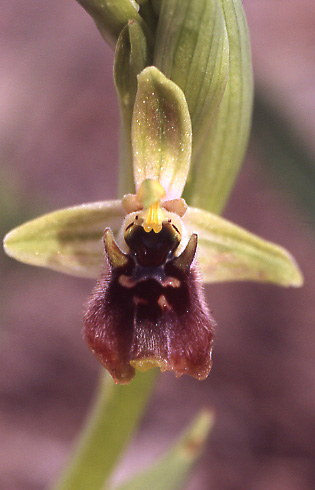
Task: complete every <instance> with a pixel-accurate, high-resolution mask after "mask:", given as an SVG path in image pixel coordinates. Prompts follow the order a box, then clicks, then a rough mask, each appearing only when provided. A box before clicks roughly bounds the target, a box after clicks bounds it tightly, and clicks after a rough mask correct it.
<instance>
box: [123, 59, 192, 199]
mask: <svg viewBox="0 0 315 490" xmlns="http://www.w3.org/2000/svg"><path fill="white" fill-rule="evenodd" d="M132 147H133V155H134V161H133V165H134V178H135V183H136V187H137V190H138V188H139V186H140V184H141V183H142V181H143V180H145V179H148V178H149V179H154V180H158V181H159V182H160V183H161V184H162V186H163V187H164V189H165V191H166V193H167V199H175V198H178V197H180V196H181V193H182V190H183V188H184V185H185V182H186V178H187V175H188V171H189V165H190V156H191V122H190V116H189V111H188V107H187V102H186V100H185V96H184V94H183V92H182V90H181V89H180V88H179V87H178V86H177V85H176V84H175V83H173V82H171V81H170V80H168V79H167V78H166V77H165V76H164V75H163V74H162V73H161V72H160V71H159V70H158V69H157V68H155V67H154V66H151V67H148V68H145V69H144V70H143V71H142V72H141V73H140V75H139V76H138V91H137V96H136V101H135V107H134V113H133V121H132Z"/></svg>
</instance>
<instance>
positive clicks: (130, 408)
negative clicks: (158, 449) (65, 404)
mask: <svg viewBox="0 0 315 490" xmlns="http://www.w3.org/2000/svg"><path fill="white" fill-rule="evenodd" d="M156 374H157V370H156V369H152V370H150V371H148V372H147V373H137V375H136V376H135V378H134V380H133V381H132V383H131V384H130V385H127V386H125V385H115V384H114V382H113V381H112V379H111V378H110V376H109V375H106V376H104V379H102V382H101V384H100V387H99V392H98V395H97V398H96V401H95V404H94V407H92V410H91V413H90V415H89V417H88V420H87V423H86V426H85V429H84V430H83V431H82V433H81V436H80V439H79V441H78V445H77V447H76V449H75V451H74V454H73V456H72V460H71V461H70V463H69V464H68V465H67V467H66V469H65V472H64V474H63V475H62V476H61V478H60V479H59V480H58V481H57V484H56V485H54V486H53V490H100V489H104V484H105V485H106V483H108V480H109V478H110V476H111V474H112V471H113V468H114V467H115V466H116V464H117V462H118V460H119V457H120V455H121V453H122V451H123V450H124V448H125V446H126V444H127V443H128V442H129V440H130V438H131V436H132V434H133V432H134V430H135V428H136V426H137V425H138V423H139V421H140V418H141V415H142V413H143V411H144V409H145V407H146V405H147V402H148V398H149V395H150V393H151V391H152V388H153V385H154V380H155V379H156Z"/></svg>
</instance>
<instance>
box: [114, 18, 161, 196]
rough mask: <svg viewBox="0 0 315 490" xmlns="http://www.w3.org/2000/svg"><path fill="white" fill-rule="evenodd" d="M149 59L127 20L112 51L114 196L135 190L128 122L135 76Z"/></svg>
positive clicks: (136, 26)
mask: <svg viewBox="0 0 315 490" xmlns="http://www.w3.org/2000/svg"><path fill="white" fill-rule="evenodd" d="M151 60H152V56H151V53H150V50H149V49H148V45H147V41H146V37H145V35H144V33H143V30H142V28H141V25H140V23H139V22H137V21H135V20H130V21H129V22H128V24H127V25H126V27H124V29H123V30H122V31H121V33H120V35H119V38H118V41H117V45H116V51H115V61H114V81H115V86H116V91H117V95H118V102H119V110H120V120H121V128H120V165H119V189H118V195H119V197H122V196H123V195H124V194H128V193H133V192H134V191H135V186H134V180H133V166H132V148H131V121H132V114H133V107H134V102H135V98H136V92H137V85H138V82H137V75H138V74H139V73H140V72H141V71H142V70H143V69H144V68H145V67H146V66H147V65H149V64H150V62H151Z"/></svg>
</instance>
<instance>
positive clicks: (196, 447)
mask: <svg viewBox="0 0 315 490" xmlns="http://www.w3.org/2000/svg"><path fill="white" fill-rule="evenodd" d="M213 424H214V416H213V413H212V412H210V411H208V410H203V411H202V412H200V413H199V415H198V416H197V417H196V418H195V419H194V420H193V422H192V424H191V425H190V427H189V428H188V429H186V431H185V433H184V434H183V435H182V436H181V437H180V438H179V440H178V441H177V442H176V443H175V444H174V446H173V447H171V448H170V449H169V450H168V451H167V452H166V453H165V454H164V455H163V456H162V457H161V458H160V459H159V460H158V461H157V462H156V463H154V464H153V465H152V466H151V467H149V468H147V469H145V470H144V471H142V472H141V473H140V474H138V475H136V476H134V477H132V478H131V479H130V480H129V481H127V482H125V483H123V484H121V485H119V486H118V487H116V488H115V490H149V489H150V490H179V489H180V488H183V487H182V486H183V485H184V484H185V483H186V481H187V478H188V476H189V473H190V472H191V470H192V468H193V466H194V465H195V464H196V462H197V461H198V459H199V457H200V455H201V453H202V450H203V448H204V446H205V442H206V440H207V437H208V435H209V432H210V431H211V429H212V427H213Z"/></svg>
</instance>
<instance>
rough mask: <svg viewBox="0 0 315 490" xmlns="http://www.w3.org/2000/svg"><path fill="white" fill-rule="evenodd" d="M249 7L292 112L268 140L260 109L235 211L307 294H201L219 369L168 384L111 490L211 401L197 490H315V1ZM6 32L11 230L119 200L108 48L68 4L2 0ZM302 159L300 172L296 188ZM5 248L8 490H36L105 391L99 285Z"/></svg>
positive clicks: (5, 177)
mask: <svg viewBox="0 0 315 490" xmlns="http://www.w3.org/2000/svg"><path fill="white" fill-rule="evenodd" d="M244 7H245V10H246V13H247V16H248V23H249V27H250V31H251V38H252V46H253V59H254V66H255V75H256V80H257V85H258V86H259V87H260V90H261V94H264V96H265V97H266V98H267V99H268V101H270V100H273V102H274V103H275V106H276V109H277V110H278V111H279V113H280V114H281V115H282V116H281V117H280V122H278V123H277V124H278V125H276V129H274V128H273V126H272V124H269V122H268V121H269V120H268V117H267V119H264V113H263V112H262V113H261V114H260V113H259V111H258V114H257V115H256V117H258V125H257V126H256V128H258V129H257V130H256V133H257V132H258V134H256V138H254V139H253V140H252V142H251V144H250V148H249V151H248V155H247V158H246V161H245V164H244V167H243V169H242V171H241V174H240V177H239V179H238V181H237V185H236V186H235V188H234V192H233V195H232V197H231V199H230V201H229V205H228V207H227V209H226V211H225V216H226V217H228V218H229V219H231V220H233V221H234V222H236V223H238V224H240V225H242V226H244V227H246V228H248V229H249V230H251V231H253V232H255V233H257V234H259V235H262V236H263V237H265V238H267V239H270V240H273V241H275V242H278V243H280V244H282V245H284V246H285V247H286V248H288V249H289V250H290V251H291V252H292V253H293V254H294V256H295V257H296V259H297V260H298V262H299V264H300V265H301V268H302V270H303V272H304V274H305V286H304V287H303V288H302V289H297V290H295V289H287V290H286V289H281V288H278V287H275V286H265V285H257V284H249V283H247V284H236V283H235V284H224V285H213V286H211V287H208V288H207V295H208V300H209V303H210V305H211V307H212V309H213V310H214V313H215V316H216V318H217V320H218V323H219V327H218V330H217V335H216V342H215V349H214V366H213V371H212V373H211V375H210V376H209V378H208V379H207V381H204V382H197V381H196V380H194V379H190V378H188V377H183V378H181V379H179V380H178V379H175V377H174V376H173V375H172V374H163V375H162V376H161V377H160V379H159V382H158V386H157V389H156V391H155V394H154V397H153V399H152V401H151V404H150V407H149V410H148V412H147V414H146V416H145V418H144V420H143V423H142V425H141V428H140V431H139V433H138V435H137V436H136V438H135V440H134V442H133V443H132V445H131V447H130V448H129V449H128V451H127V453H126V457H125V459H124V461H123V462H122V464H121V466H120V468H119V469H118V471H117V476H116V479H117V481H120V480H121V479H123V478H125V477H126V476H127V475H129V474H131V473H133V472H135V471H136V470H137V469H139V468H140V467H142V466H144V465H146V464H148V463H149V462H150V461H153V460H154V459H155V458H156V457H157V456H158V455H159V454H160V453H161V452H162V451H163V450H164V449H165V448H166V447H167V446H168V444H169V443H170V442H171V440H172V439H173V438H174V437H175V436H176V434H178V432H179V431H180V430H181V429H182V428H183V427H184V426H185V425H186V424H187V423H188V421H189V420H190V419H191V417H192V416H193V415H194V414H195V413H196V412H197V411H198V409H199V408H200V407H202V406H205V405H206V406H210V407H213V408H214V409H215V411H216V425H215V428H214V430H213V433H212V435H211V437H210V440H209V443H208V445H207V448H206V452H205V454H204V456H203V457H202V460H201V462H200V464H199V466H198V469H197V470H196V472H195V474H194V475H193V477H192V479H191V480H190V481H189V482H187V489H189V490H212V489H215V490H217V489H220V490H238V489H239V490H246V489H250V490H265V489H268V490H310V489H311V488H312V483H313V482H314V480H313V477H314V467H315V463H314V440H315V433H314V424H313V425H312V421H313V422H314V414H315V390H314V341H315V330H314V328H313V327H314V323H315V322H314V318H315V315H314V313H315V311H314V304H315V295H314V282H313V280H314V272H315V265H314V264H315V260H314V245H315V240H314V236H315V235H314V221H315V218H313V217H312V214H311V213H310V209H309V201H308V202H307V203H306V205H305V202H303V198H304V197H305V194H306V191H304V187H303V185H305V186H306V187H307V185H308V183H309V184H311V182H309V180H310V178H309V176H311V175H312V172H313V175H314V170H312V169H311V167H309V166H308V164H309V163H310V162H311V159H309V155H310V154H311V153H314V150H315V144H314V113H315V80H314V61H315V60H314V58H315V38H314V25H315V3H314V1H313V0H299V1H296V0H244ZM0 25H1V28H0V45H1V51H0V66H1V72H0V162H1V164H0V230H1V234H2V235H3V234H4V233H5V232H6V231H8V230H9V229H10V228H12V227H14V226H16V225H18V224H20V223H21V222H23V221H25V220H26V219H30V218H33V217H36V216H38V215H39V214H41V213H44V212H49V211H52V210H55V209H58V208H62V207H65V206H70V205H74V204H78V203H81V202H87V201H96V200H102V199H108V198H114V197H115V189H116V183H117V161H118V125H119V120H118V111H117V102H116V97H115V91H114V85H113V80H112V62H113V52H112V51H111V49H110V48H109V47H108V46H107V45H106V44H105V43H104V41H103V40H102V38H101V36H100V35H99V33H98V31H97V30H96V28H95V26H94V24H93V23H92V21H91V19H90V18H89V16H88V15H87V14H86V13H85V12H84V11H83V9H82V8H81V7H80V6H79V5H78V4H77V3H76V2H75V1H74V0H72V1H70V2H64V1H63V0H55V1H54V2H43V1H40V0H28V1H27V2H21V1H20V0H10V2H4V1H2V2H1V18H0ZM260 115H261V117H260ZM281 118H282V119H281ZM259 124H260V126H259ZM286 125H288V126H289V129H290V131H291V132H290V131H289V132H288V133H287V132H286ZM270 128H271V132H270V131H269V136H268V129H270ZM278 130H279V131H280V133H281V131H282V133H283V134H282V133H281V134H282V142H281V145H282V147H285V148H286V146H287V147H288V148H289V150H288V151H289V152H290V151H291V150H292V152H293V156H292V155H291V154H290V155H289V156H288V158H284V156H283V153H281V151H280V150H279V148H278V147H277V144H278V141H277V139H276V142H274V141H273V143H272V142H271V144H269V143H270V141H269V140H268V138H270V139H271V140H272V137H273V136H277V131H278ZM264 131H266V143H268V141H269V143H268V145H269V146H268V145H266V146H265V147H264V150H263V151H262V146H261V143H262V138H261V136H262V135H263V134H264ZM283 131H284V132H283ZM295 138H296V141H295ZM281 145H280V146H281ZM290 148H291V150H290ZM282 149H283V148H282ZM278 151H280V153H278ZM285 151H287V150H285ZM295 151H296V153H294V152H295ZM291 157H292V158H293V160H294V162H295V163H294V165H295V164H296V165H297V166H298V168H299V169H300V170H299V171H300V173H299V171H298V173H297V174H295V173H294V170H293V177H292V179H291V180H290V179H287V174H288V173H289V171H288V172H287V170H286V162H287V161H288V162H289V161H290V158H291ZM292 158H291V160H292ZM291 165H292V161H291ZM294 165H293V168H294ZM304 168H305V169H307V170H306V176H305V178H304V181H305V182H304V184H303V185H302V184H301V186H300V187H299V178H301V179H302V181H303V177H301V175H303V172H304ZM307 172H309V173H307ZM295 184H296V185H295ZM306 187H305V188H306ZM299 192H300V194H299ZM313 216H314V215H313ZM0 253H1V255H0V267H1V311H0V322H1V325H0V328H1V330H0V332H1V333H0V433H1V442H0V489H1V490H42V489H44V488H47V486H48V484H49V483H51V482H52V481H53V480H54V479H55V478H56V476H57V474H58V473H59V471H60V470H61V468H62V466H63V465H64V463H65V462H66V459H67V456H68V454H69V452H70V448H71V445H72V444H73V441H74V439H75V437H76V434H77V433H78V431H79V429H80V427H81V425H82V423H83V421H84V418H85V416H86V414H87V411H88V407H89V404H90V402H91V400H92V398H93V395H94V393H95V390H96V387H97V382H98V378H99V374H100V366H99V365H98V364H97V363H96V361H95V360H94V358H93V356H92V355H91V354H90V352H89V351H88V349H87V347H86V345H85V344H84V341H83V338H82V314H81V312H82V304H83V302H84V301H85V299H86V297H87V296H88V295H89V292H90V290H91V288H92V286H93V282H92V281H87V280H80V279H76V278H71V277H68V276H62V275H59V274H57V273H54V272H51V271H46V270H40V269H35V268H32V267H29V266H26V265H23V264H20V263H17V262H14V261H13V260H11V259H9V258H6V257H5V256H4V255H3V253H2V252H0ZM91 490H92V489H91ZM139 490H140V489H139ZM141 490H142V489H141Z"/></svg>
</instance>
